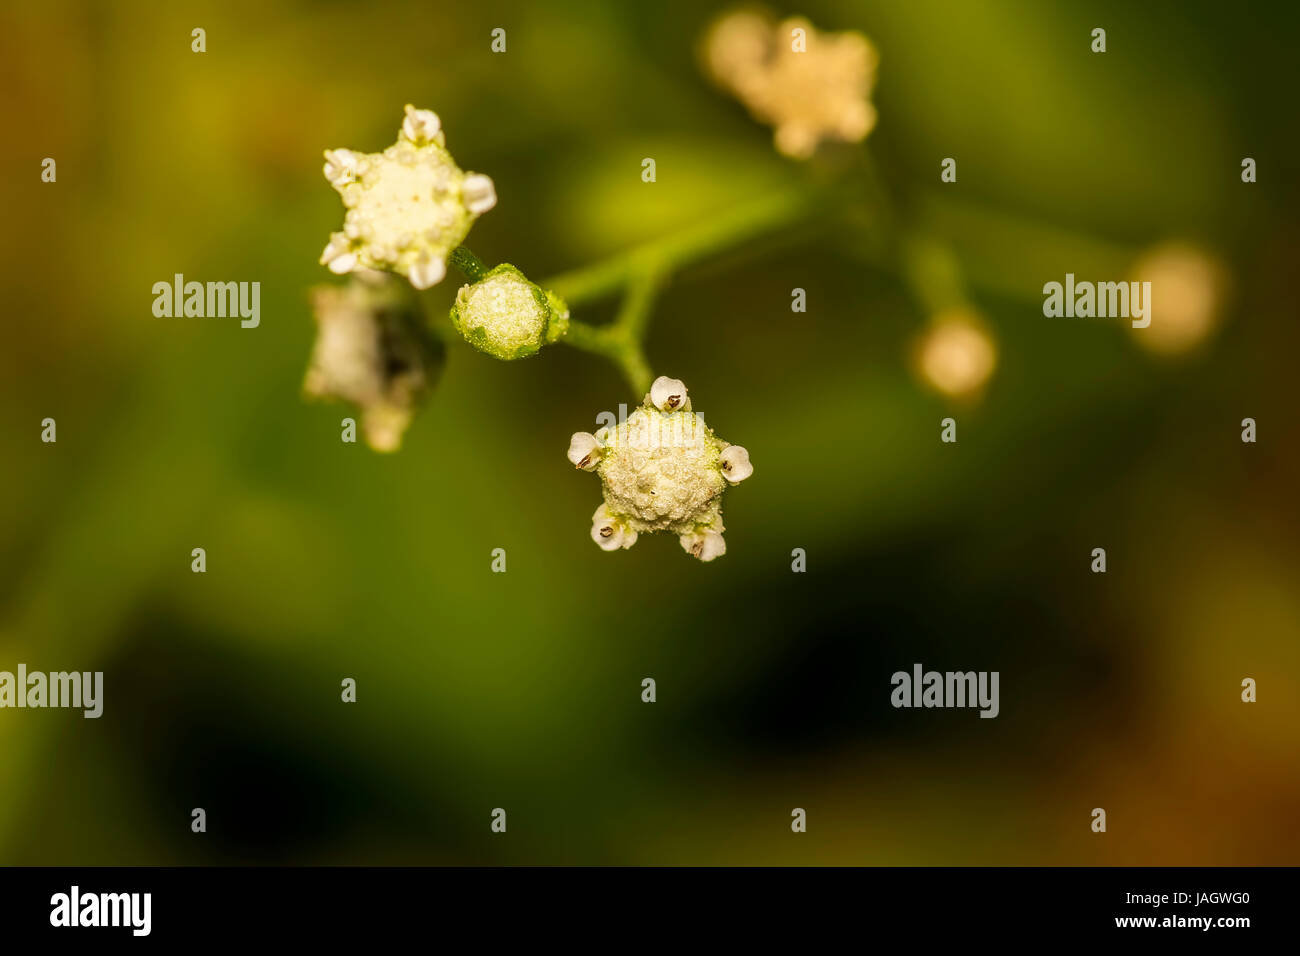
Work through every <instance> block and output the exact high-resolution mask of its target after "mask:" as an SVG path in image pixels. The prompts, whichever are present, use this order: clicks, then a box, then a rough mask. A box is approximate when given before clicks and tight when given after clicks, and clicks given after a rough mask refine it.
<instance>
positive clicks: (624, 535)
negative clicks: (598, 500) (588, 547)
mask: <svg viewBox="0 0 1300 956" xmlns="http://www.w3.org/2000/svg"><path fill="white" fill-rule="evenodd" d="M636 538H637V534H636V532H635V531H633V530H632V529H631V528H629V527H627V525H625V524H624V523H623V522H622V521H621V520H620V519H619V517H618V516H617V515H615V514H613V513H612V512H610V510H609V507H608V506H607V505H601V506H600V507H599V508H597V509H596V513H595V514H593V515H592V516H591V540H592V541H595V542H596V544H598V545H600V547H601V550H603V551H616V550H618V549H619V548H630V547H632V545H634V544H636Z"/></svg>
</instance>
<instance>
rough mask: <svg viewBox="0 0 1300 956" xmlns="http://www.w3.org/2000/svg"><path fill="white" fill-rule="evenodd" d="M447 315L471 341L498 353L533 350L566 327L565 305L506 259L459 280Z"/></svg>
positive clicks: (502, 356)
mask: <svg viewBox="0 0 1300 956" xmlns="http://www.w3.org/2000/svg"><path fill="white" fill-rule="evenodd" d="M451 321H452V324H453V325H454V326H455V327H456V330H457V331H458V332H460V334H461V335H462V336H464V337H465V341H467V342H468V343H469V344H470V345H472V346H474V347H475V348H476V349H479V350H481V351H483V352H486V353H488V354H489V355H494V356H496V357H497V358H499V359H517V358H524V357H525V356H528V355H534V354H536V352H537V350H538V349H540V348H541V347H542V346H543V345H545V344H547V343H550V342H555V341H556V340H557V339H559V338H560V337H562V336H563V335H564V333H565V332H566V331H568V328H569V307H568V306H567V305H565V304H564V301H563V300H562V299H560V297H559V296H557V295H555V293H553V292H548V291H546V290H544V289H542V288H540V287H538V286H537V285H534V284H533V283H532V282H529V281H528V278H527V277H526V276H525V275H524V274H523V273H522V272H520V271H519V270H518V269H516V268H515V267H514V266H512V265H510V264H509V263H503V264H502V265H499V266H497V267H496V268H495V269H490V270H488V271H487V272H486V273H484V275H483V277H482V278H480V279H479V280H478V281H477V282H473V283H470V284H469V285H464V286H461V289H460V292H458V293H457V295H456V304H455V305H453V306H452V308H451Z"/></svg>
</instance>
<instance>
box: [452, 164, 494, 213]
mask: <svg viewBox="0 0 1300 956" xmlns="http://www.w3.org/2000/svg"><path fill="white" fill-rule="evenodd" d="M460 195H461V199H462V200H463V201H464V203H465V208H466V209H468V210H469V211H470V212H472V213H473V214H474V215H476V216H479V215H482V214H483V213H485V212H487V211H488V210H489V209H491V208H492V207H493V206H495V205H496V204H497V188H496V186H495V185H494V184H493V182H492V179H491V177H488V176H484V175H483V174H482V173H470V174H469V175H468V176H466V177H465V182H463V183H462V184H461V187H460Z"/></svg>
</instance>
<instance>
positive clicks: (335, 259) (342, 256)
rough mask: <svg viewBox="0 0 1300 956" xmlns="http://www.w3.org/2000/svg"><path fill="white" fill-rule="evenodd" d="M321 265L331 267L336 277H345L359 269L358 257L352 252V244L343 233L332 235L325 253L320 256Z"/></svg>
mask: <svg viewBox="0 0 1300 956" xmlns="http://www.w3.org/2000/svg"><path fill="white" fill-rule="evenodd" d="M320 263H321V265H323V266H329V270H330V272H333V273H334V274H335V275H345V274H347V273H349V272H351V271H352V270H353V269H355V268H356V267H357V257H356V255H355V253H353V252H352V243H351V242H350V241H349V239H348V237H347V236H345V235H343V233H341V232H336V233H333V234H331V235H330V241H329V243H328V244H327V245H326V246H325V251H324V252H322V253H321V254H320Z"/></svg>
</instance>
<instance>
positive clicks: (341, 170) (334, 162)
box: [325, 149, 360, 186]
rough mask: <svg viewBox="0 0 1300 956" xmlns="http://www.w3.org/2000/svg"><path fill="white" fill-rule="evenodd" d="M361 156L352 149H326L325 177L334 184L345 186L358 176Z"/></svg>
mask: <svg viewBox="0 0 1300 956" xmlns="http://www.w3.org/2000/svg"><path fill="white" fill-rule="evenodd" d="M359 159H360V157H358V156H357V154H356V153H354V152H352V150H350V149H327V150H326V151H325V178H326V179H328V180H329V181H330V185H332V186H344V185H347V184H348V183H350V182H354V181H355V180H356V178H357V172H358V168H357V167H358V162H359Z"/></svg>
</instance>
